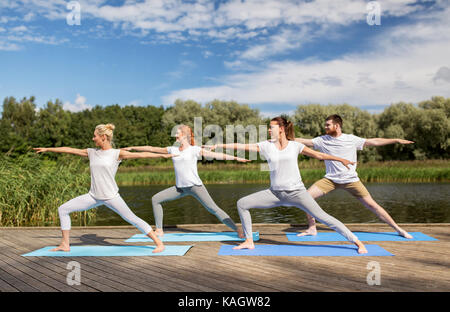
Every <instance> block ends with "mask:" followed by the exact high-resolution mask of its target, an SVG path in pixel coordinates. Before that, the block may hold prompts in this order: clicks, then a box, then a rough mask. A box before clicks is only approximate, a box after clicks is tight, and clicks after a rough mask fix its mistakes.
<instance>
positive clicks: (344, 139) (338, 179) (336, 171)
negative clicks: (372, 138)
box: [312, 133, 366, 184]
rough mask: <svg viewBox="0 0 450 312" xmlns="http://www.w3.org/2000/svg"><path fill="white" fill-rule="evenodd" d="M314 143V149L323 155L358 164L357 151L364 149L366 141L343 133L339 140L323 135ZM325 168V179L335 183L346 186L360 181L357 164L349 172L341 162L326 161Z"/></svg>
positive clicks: (351, 166)
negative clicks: (345, 184)
mask: <svg viewBox="0 0 450 312" xmlns="http://www.w3.org/2000/svg"><path fill="white" fill-rule="evenodd" d="M312 141H313V143H314V149H316V150H319V151H321V152H322V153H325V154H329V155H333V156H337V157H340V158H344V159H347V160H350V161H354V162H356V150H362V149H363V147H364V143H365V142H366V139H363V138H360V137H357V136H356V135H353V134H344V133H343V134H341V135H340V136H338V137H337V138H335V137H332V136H330V135H323V136H320V137H316V138H314V139H312ZM325 166H326V174H325V178H327V179H330V180H331V181H333V182H334V183H339V184H344V183H351V182H357V181H359V178H358V173H357V172H356V164H354V165H349V167H350V170H349V169H347V168H346V167H345V166H344V165H343V164H342V163H341V162H339V161H334V160H325Z"/></svg>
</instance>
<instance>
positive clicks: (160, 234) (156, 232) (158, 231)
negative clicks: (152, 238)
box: [155, 229, 164, 236]
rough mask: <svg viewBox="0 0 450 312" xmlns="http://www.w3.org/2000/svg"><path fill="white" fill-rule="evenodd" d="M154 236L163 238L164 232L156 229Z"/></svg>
mask: <svg viewBox="0 0 450 312" xmlns="http://www.w3.org/2000/svg"><path fill="white" fill-rule="evenodd" d="M155 234H156V235H158V236H163V235H164V231H163V230H162V229H156V230H155Z"/></svg>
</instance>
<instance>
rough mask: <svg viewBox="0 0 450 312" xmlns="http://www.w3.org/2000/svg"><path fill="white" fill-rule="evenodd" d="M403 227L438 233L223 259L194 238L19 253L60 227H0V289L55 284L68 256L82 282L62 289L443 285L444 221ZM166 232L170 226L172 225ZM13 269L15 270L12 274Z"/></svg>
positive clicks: (215, 245) (275, 229)
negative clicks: (99, 252)
mask: <svg viewBox="0 0 450 312" xmlns="http://www.w3.org/2000/svg"><path fill="white" fill-rule="evenodd" d="M401 226H402V227H404V228H405V229H406V230H408V231H411V232H416V231H417V232H424V233H426V234H428V235H431V236H433V237H436V238H437V239H439V241H437V242H376V243H375V244H377V245H380V246H381V247H383V248H385V249H387V250H389V251H391V252H392V253H394V254H395V255H396V256H394V257H244V256H240V257H233V256H226V257H225V256H218V255H217V252H218V249H219V247H220V245H221V244H223V242H195V243H193V244H194V245H195V246H194V248H192V249H191V250H190V251H189V252H188V253H187V254H186V255H185V256H183V257H74V258H47V257H38V258H32V259H27V258H23V257H21V256H20V254H22V253H25V252H27V251H29V250H30V249H31V250H33V249H37V248H40V247H42V246H45V245H55V242H57V243H56V244H58V243H59V240H60V237H59V235H60V234H59V229H58V231H56V229H24V230H20V229H14V230H8V229H6V230H3V229H0V232H1V233H0V270H2V271H0V290H1V289H5V290H6V289H9V290H10V291H27V290H25V289H29V290H30V289H31V291H36V290H40V291H42V290H44V288H45V289H46V290H50V289H56V288H57V287H58V285H63V284H64V281H65V277H66V275H67V273H68V271H67V269H66V265H67V262H68V261H71V260H74V261H78V262H79V263H80V264H81V266H82V284H83V285H82V287H83V288H77V289H73V288H71V287H68V286H67V285H65V284H64V285H63V286H64V287H61V289H58V290H61V291H77V290H81V291H97V290H99V291H177V292H178V291H180V292H182V291H241V292H246V291H253V292H255V291H256V292H259V291H268V292H272V291H330V290H331V291H371V292H373V291H449V290H450V286H449V285H450V276H449V274H450V273H449V271H448V266H449V261H448V259H449V258H450V257H449V250H450V249H449V247H450V241H449V238H450V229H449V227H448V226H445V225H444V226H437V225H433V226H428V225H417V226H414V225H408V228H406V227H405V226H403V225H401ZM350 229H351V230H352V231H392V230H391V229H390V228H389V227H386V226H385V225H381V226H380V225H375V226H373V225H372V224H359V225H357V226H354V227H352V228H350ZM170 230H171V231H174V229H170ZM175 230H176V232H181V231H183V232H198V231H229V229H228V228H226V227H225V226H223V225H222V224H217V225H216V224H212V225H180V226H178V228H176V229H175ZM255 230H259V231H260V235H261V238H262V239H261V241H259V242H257V244H260V243H275V244H276V243H282V244H287V243H288V244H299V243H298V242H295V243H294V242H288V241H287V238H286V236H285V233H286V232H288V231H293V230H298V229H296V228H293V227H292V226H290V225H285V224H281V225H275V224H271V225H259V226H258V227H257V229H256V228H255ZM166 232H168V231H166ZM12 233H13V234H12ZM72 233H73V235H72V241H71V242H72V243H73V244H82V245H86V244H115V245H117V244H119V245H125V244H127V243H125V242H124V240H125V239H126V238H128V237H130V236H131V235H132V234H135V233H136V229H134V228H132V227H130V228H127V227H107V228H101V227H100V228H96V229H93V228H80V229H77V230H74V231H72ZM3 234H5V235H3ZM227 243H228V242H227ZM173 244H175V245H176V244H185V243H167V245H173ZM189 244H192V243H189ZM236 244H237V243H236ZM301 244H303V243H301ZM311 244H328V243H311ZM369 261H377V262H379V263H380V265H381V281H382V285H380V286H369V285H367V283H366V280H365V279H366V276H367V273H368V270H367V267H366V266H367V263H368V262H369ZM6 264H7V265H9V267H8V270H9V271H8V270H4V267H5V265H6ZM2 265H3V266H2ZM29 270H34V271H33V272H30V271H29ZM20 273H21V274H22V275H20ZM16 274H18V275H17V276H15V275H16ZM52 274H53V275H52ZM18 277H20V278H18ZM27 283H29V285H28V284H27ZM42 285H44V286H42ZM41 286H42V287H41ZM40 288H41V289H40ZM82 289H84V290H82ZM50 291H51V290H50Z"/></svg>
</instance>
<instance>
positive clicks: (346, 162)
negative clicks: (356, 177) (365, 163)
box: [342, 159, 356, 170]
mask: <svg viewBox="0 0 450 312" xmlns="http://www.w3.org/2000/svg"><path fill="white" fill-rule="evenodd" d="M342 164H343V165H344V166H345V167H347V169H348V170H350V167H349V166H348V165H354V164H356V162H354V161H350V160H347V159H344V160H342Z"/></svg>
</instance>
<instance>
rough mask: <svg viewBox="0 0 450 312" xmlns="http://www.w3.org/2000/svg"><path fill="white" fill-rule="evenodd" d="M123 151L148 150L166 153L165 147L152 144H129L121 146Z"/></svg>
mask: <svg viewBox="0 0 450 312" xmlns="http://www.w3.org/2000/svg"><path fill="white" fill-rule="evenodd" d="M122 150H125V151H128V152H129V151H136V152H150V153H159V154H168V153H169V152H168V151H167V147H154V146H150V145H147V146H130V147H125V148H122Z"/></svg>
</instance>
